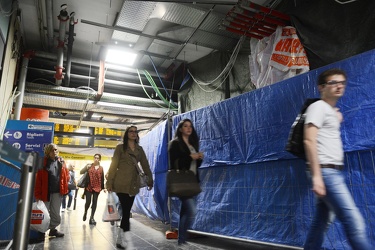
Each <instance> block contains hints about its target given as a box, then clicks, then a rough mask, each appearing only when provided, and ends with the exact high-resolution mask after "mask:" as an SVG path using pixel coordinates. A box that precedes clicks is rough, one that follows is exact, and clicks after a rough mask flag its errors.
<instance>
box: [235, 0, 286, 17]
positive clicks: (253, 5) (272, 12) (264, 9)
mask: <svg viewBox="0 0 375 250" xmlns="http://www.w3.org/2000/svg"><path fill="white" fill-rule="evenodd" d="M238 4H239V5H240V6H241V7H249V8H252V9H255V10H258V11H261V12H264V13H266V14H268V15H271V16H275V17H278V18H281V19H284V20H286V21H290V17H289V16H288V15H286V14H284V13H282V12H280V11H277V10H273V9H271V8H267V7H264V6H262V5H259V4H256V3H252V2H250V1H248V0H239V2H238Z"/></svg>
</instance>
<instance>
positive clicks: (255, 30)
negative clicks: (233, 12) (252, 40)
mask: <svg viewBox="0 0 375 250" xmlns="http://www.w3.org/2000/svg"><path fill="white" fill-rule="evenodd" d="M223 25H224V26H226V27H231V28H234V29H239V30H240V31H243V32H251V33H256V34H259V35H261V36H270V35H271V34H272V33H273V32H265V31H262V30H260V29H258V28H255V27H254V26H250V29H249V26H247V25H243V24H239V23H236V22H230V21H224V22H223Z"/></svg>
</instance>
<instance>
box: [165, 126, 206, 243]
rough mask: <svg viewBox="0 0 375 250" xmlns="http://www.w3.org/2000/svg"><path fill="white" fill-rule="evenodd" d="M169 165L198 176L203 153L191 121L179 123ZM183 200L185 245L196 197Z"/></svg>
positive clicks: (180, 231) (181, 224)
mask: <svg viewBox="0 0 375 250" xmlns="http://www.w3.org/2000/svg"><path fill="white" fill-rule="evenodd" d="M168 152H169V163H170V167H171V169H180V170H191V171H192V172H193V173H195V175H196V176H197V179H198V181H199V175H198V168H199V167H200V165H201V163H202V160H203V157H204V155H203V152H199V138H198V135H197V132H196V131H195V129H194V126H193V124H192V122H191V120H189V119H184V120H182V121H180V122H179V123H178V126H177V128H176V132H175V136H174V139H173V140H172V141H171V142H170V143H169V146H168ZM179 199H180V200H181V209H180V220H179V224H178V244H179V245H181V244H185V243H186V238H187V230H188V229H189V227H190V226H191V225H192V223H193V222H194V219H195V215H196V201H195V197H179Z"/></svg>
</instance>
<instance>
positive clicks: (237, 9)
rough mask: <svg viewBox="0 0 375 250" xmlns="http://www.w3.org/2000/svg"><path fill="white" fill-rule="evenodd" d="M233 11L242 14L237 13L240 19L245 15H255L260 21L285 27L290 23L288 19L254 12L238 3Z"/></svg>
mask: <svg viewBox="0 0 375 250" xmlns="http://www.w3.org/2000/svg"><path fill="white" fill-rule="evenodd" d="M231 11H233V12H234V13H237V14H240V15H237V17H238V18H240V19H241V18H242V17H243V16H245V17H253V18H255V19H258V20H259V21H260V22H266V23H270V24H276V25H279V26H283V27H284V26H285V25H287V24H288V22H287V21H284V20H280V19H276V18H272V17H269V16H267V15H265V14H259V13H257V12H254V11H250V10H247V9H244V8H242V7H241V6H238V5H237V6H235V7H234V8H233V9H232V10H231ZM245 20H246V18H245Z"/></svg>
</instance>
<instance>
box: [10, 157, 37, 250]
mask: <svg viewBox="0 0 375 250" xmlns="http://www.w3.org/2000/svg"><path fill="white" fill-rule="evenodd" d="M30 156H31V157H32V160H30V159H29V160H28V161H26V163H23V164H22V167H21V182H20V191H19V194H18V205H17V212H16V221H15V226H14V233H13V241H14V244H13V247H12V249H17V250H18V249H19V250H22V249H27V244H28V242H29V233H30V217H31V207H32V202H33V196H34V194H33V191H34V184H35V174H36V169H37V166H38V164H39V157H38V154H37V153H35V152H33V153H30V155H29V158H30Z"/></svg>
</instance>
